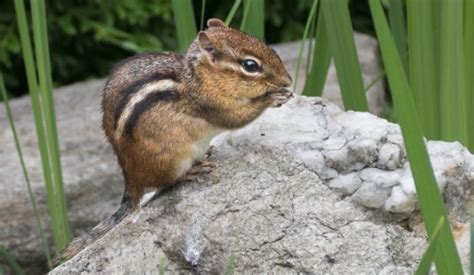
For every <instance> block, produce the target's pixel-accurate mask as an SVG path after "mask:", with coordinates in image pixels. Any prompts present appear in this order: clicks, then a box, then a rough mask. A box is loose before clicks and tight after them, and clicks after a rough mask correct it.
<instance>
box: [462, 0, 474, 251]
mask: <svg viewBox="0 0 474 275" xmlns="http://www.w3.org/2000/svg"><path fill="white" fill-rule="evenodd" d="M473 49H474V0H465V1H464V80H465V83H464V89H465V91H464V95H465V96H467V99H466V102H467V110H468V113H467V120H468V121H472V118H474V77H472V76H474V51H473ZM470 125H471V126H469V127H468V131H469V132H468V136H469V149H470V150H471V152H474V127H472V124H470ZM471 228H472V227H471ZM471 255H472V253H471Z"/></svg>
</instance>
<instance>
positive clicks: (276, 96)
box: [268, 89, 293, 108]
mask: <svg viewBox="0 0 474 275" xmlns="http://www.w3.org/2000/svg"><path fill="white" fill-rule="evenodd" d="M268 96H269V97H270V100H271V103H270V107H272V108H278V107H281V106H282V105H283V104H285V103H287V102H288V101H289V100H290V98H292V97H293V93H292V92H291V91H290V90H288V89H282V90H280V91H278V92H271V93H269V94H268Z"/></svg>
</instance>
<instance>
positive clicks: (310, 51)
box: [304, 16, 317, 77]
mask: <svg viewBox="0 0 474 275" xmlns="http://www.w3.org/2000/svg"><path fill="white" fill-rule="evenodd" d="M316 19H317V18H316V16H314V17H313V20H311V27H310V28H309V34H308V37H309V43H308V51H307V53H306V67H305V68H304V71H305V76H306V77H307V76H308V74H309V69H310V66H311V60H312V59H313V50H314V45H313V44H314V38H315V36H316Z"/></svg>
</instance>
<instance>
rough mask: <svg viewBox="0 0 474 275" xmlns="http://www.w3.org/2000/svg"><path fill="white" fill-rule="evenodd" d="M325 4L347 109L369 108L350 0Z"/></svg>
mask: <svg viewBox="0 0 474 275" xmlns="http://www.w3.org/2000/svg"><path fill="white" fill-rule="evenodd" d="M321 8H322V11H323V16H324V20H325V22H326V28H327V33H328V38H329V46H330V49H331V55H332V57H333V58H334V63H335V64H336V72H337V78H338V80H339V86H340V87H341V94H342V99H343V102H344V107H345V108H346V110H354V111H361V112H367V110H368V107H367V99H366V97H365V93H364V84H363V82H362V72H361V69H360V65H359V58H358V57H357V51H356V47H355V42H354V35H353V32H352V25H351V18H350V14H349V8H348V6H347V1H345V0H322V1H321Z"/></svg>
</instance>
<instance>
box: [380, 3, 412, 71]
mask: <svg viewBox="0 0 474 275" xmlns="http://www.w3.org/2000/svg"><path fill="white" fill-rule="evenodd" d="M403 2H404V1H403V0H389V1H388V3H389V6H388V11H389V13H388V15H389V21H390V29H391V30H392V34H393V39H395V43H396V44H397V49H398V52H399V53H400V56H401V57H402V62H403V68H405V72H406V73H408V48H407V45H408V43H407V29H406V23H405V10H404V5H403ZM417 2H420V1H417Z"/></svg>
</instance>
